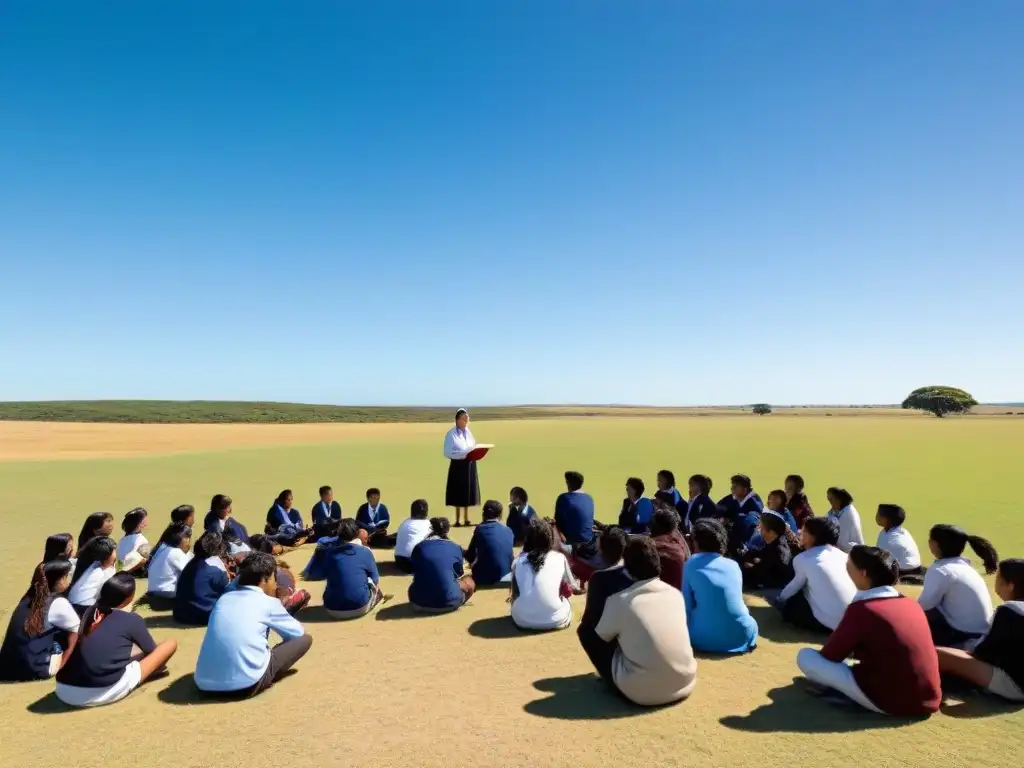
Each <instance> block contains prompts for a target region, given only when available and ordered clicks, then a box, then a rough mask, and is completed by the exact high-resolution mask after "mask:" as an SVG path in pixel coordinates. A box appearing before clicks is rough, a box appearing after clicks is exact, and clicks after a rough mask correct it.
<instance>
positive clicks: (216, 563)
mask: <svg viewBox="0 0 1024 768" xmlns="http://www.w3.org/2000/svg"><path fill="white" fill-rule="evenodd" d="M206 564H207V565H212V566H213V567H214V568H220V569H221V570H222V571H224V572H225V573H227V570H228V569H227V568H226V567H225V566H224V561H223V560H221V559H220V558H219V557H217V556H216V555H210V557H208V558H206Z"/></svg>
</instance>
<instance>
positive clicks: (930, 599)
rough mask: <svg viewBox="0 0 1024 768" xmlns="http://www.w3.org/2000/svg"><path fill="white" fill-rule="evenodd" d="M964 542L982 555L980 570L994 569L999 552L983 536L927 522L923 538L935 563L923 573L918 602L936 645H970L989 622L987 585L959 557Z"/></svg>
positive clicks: (993, 570) (991, 571)
mask: <svg viewBox="0 0 1024 768" xmlns="http://www.w3.org/2000/svg"><path fill="white" fill-rule="evenodd" d="M968 544H970V545H971V549H973V550H974V553H975V554H976V555H978V556H979V557H980V558H981V560H982V563H983V564H984V566H985V573H988V574H993V573H995V572H996V570H997V568H998V565H999V555H998V554H996V550H995V547H993V546H992V544H991V543H990V542H989V541H988V540H987V539H983V538H981V537H980V536H970V535H968V534H967V532H966V531H964V530H963V529H961V528H957V527H956V526H954V525H935V526H932V529H931V532H930V534H929V537H928V548H929V549H930V550H931V552H932V555H934V556H935V562H934V563H933V564H932V565H931V567H930V568H929V569H928V570H927V571H926V572H925V575H924V589H922V590H921V595H920V597H918V602H919V603H920V604H921V607H922V608H923V609H924V614H925V616H927V617H928V625H929V626H930V627H931V630H932V640H934V641H935V645H937V646H946V647H950V648H964V649H966V650H971V649H972V648H973V647H974V645H975V644H976V643H977V642H978V640H980V639H981V638H982V637H984V636H985V634H986V633H987V632H988V631H989V628H990V626H991V624H992V598H991V597H989V593H988V587H987V586H986V585H985V581H984V579H982V578H981V576H980V575H979V574H978V572H977V571H976V570H974V566H973V565H971V561H970V560H966V559H964V558H963V553H964V549H965V548H966V547H967V545H968Z"/></svg>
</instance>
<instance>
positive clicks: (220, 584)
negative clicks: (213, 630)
mask: <svg viewBox="0 0 1024 768" xmlns="http://www.w3.org/2000/svg"><path fill="white" fill-rule="evenodd" d="M229 581H230V580H229V579H228V574H227V572H226V571H225V570H224V568H223V567H222V566H218V565H212V564H210V563H208V562H207V561H206V560H199V559H198V558H195V557H194V558H192V559H191V560H189V561H188V564H187V565H186V566H185V568H184V570H182V572H181V576H180V577H178V590H177V592H176V593H175V595H174V620H175V621H177V622H178V623H180V624H188V625H189V626H193V627H205V626H206V625H207V624H209V623H210V612H211V611H213V606H214V605H216V603H217V598H218V597H220V596H221V595H222V594H224V591H225V590H226V589H227V588H228V582H229Z"/></svg>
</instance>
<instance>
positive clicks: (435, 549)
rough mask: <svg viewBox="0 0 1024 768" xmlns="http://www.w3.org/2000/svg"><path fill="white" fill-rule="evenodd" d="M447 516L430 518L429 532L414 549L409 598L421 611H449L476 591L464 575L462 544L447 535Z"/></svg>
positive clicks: (456, 607)
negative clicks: (451, 539)
mask: <svg viewBox="0 0 1024 768" xmlns="http://www.w3.org/2000/svg"><path fill="white" fill-rule="evenodd" d="M449 530H451V523H449V522H448V518H447V517H432V518H431V519H430V536H428V537H427V538H426V539H424V540H423V541H421V542H420V543H419V544H417V545H416V548H415V549H414V550H413V551H412V558H411V560H412V584H410V585H409V602H410V603H411V604H412V607H413V610H415V611H418V612H420V613H449V612H451V611H455V610H458V609H459V608H461V607H462V606H463V605H465V604H466V603H467V602H468V601H469V599H470V598H471V597H472V596H473V592H474V591H476V584H475V583H474V582H473V579H472V577H470V576H466V575H465V568H464V567H463V559H464V558H463V552H462V547H460V546H459V545H458V544H456V543H455V542H454V541H450V540H449V539H448V532H449Z"/></svg>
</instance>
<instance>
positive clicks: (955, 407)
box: [903, 386, 978, 419]
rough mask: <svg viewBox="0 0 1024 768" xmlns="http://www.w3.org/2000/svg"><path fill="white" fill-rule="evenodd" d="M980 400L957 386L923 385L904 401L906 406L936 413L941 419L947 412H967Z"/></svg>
mask: <svg viewBox="0 0 1024 768" xmlns="http://www.w3.org/2000/svg"><path fill="white" fill-rule="evenodd" d="M977 404H978V401H977V400H975V399H974V398H973V397H971V395H970V394H968V393H967V392H964V391H963V390H962V389H957V388H956V387H941V386H934V387H921V388H919V389H915V390H914V391H913V392H911V393H910V394H909V395H907V399H906V400H904V401H903V407H904V408H916V409H917V410H919V411H927V412H928V413H934V414H935V415H936V416H938V417H939V418H940V419H941V418H942V417H943V416H945V415H946V414H947V413H967V412H968V411H969V410H971V408H973V407H974V406H976V405H977Z"/></svg>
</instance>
